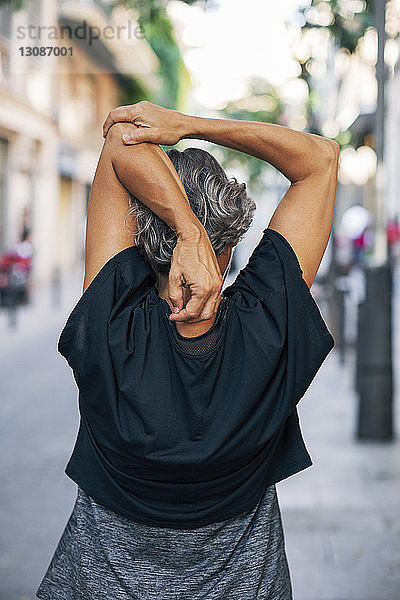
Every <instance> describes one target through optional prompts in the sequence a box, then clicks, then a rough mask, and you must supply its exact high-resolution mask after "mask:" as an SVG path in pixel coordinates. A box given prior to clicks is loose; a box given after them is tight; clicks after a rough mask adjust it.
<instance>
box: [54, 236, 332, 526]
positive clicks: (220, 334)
mask: <svg viewBox="0 0 400 600" xmlns="http://www.w3.org/2000/svg"><path fill="white" fill-rule="evenodd" d="M170 312H171V309H170V307H169V305H168V303H167V302H166V301H165V300H164V299H162V298H160V297H159V296H158V294H157V290H156V288H155V287H154V276H153V271H152V269H151V268H150V267H149V266H148V265H147V264H146V262H145V260H144V258H143V256H142V255H141V254H140V252H139V250H138V248H137V247H134V246H132V247H130V248H126V249H125V250H123V251H122V252H120V253H118V254H117V255H116V256H114V257H113V258H111V259H110V260H109V261H108V263H107V264H106V265H104V267H103V269H102V270H101V271H100V273H99V274H98V275H97V277H96V278H95V279H94V280H93V282H92V283H91V285H90V286H89V288H88V289H87V290H86V292H85V294H84V295H83V296H82V297H81V299H80V300H79V302H78V303H77V305H76V306H75V308H74V310H73V311H72V313H71V315H70V317H69V319H68V321H67V323H66V326H65V328H64V330H63V332H62V334H61V337H60V341H59V350H60V352H61V353H62V354H63V355H64V356H65V357H66V358H67V360H68V362H69V364H70V365H71V367H72V368H73V371H74V376H75V379H76V382H77V384H78V387H79V390H80V394H79V406H80V411H81V424H80V428H79V433H78V438H77V441H76V445H75V448H74V451H73V453H72V456H71V458H70V460H69V463H68V465H67V467H66V473H67V475H68V476H69V477H71V479H73V480H74V481H75V482H76V483H77V484H78V485H80V486H81V488H83V489H84V490H85V491H86V492H87V493H88V494H89V495H90V496H91V497H92V498H93V499H95V500H96V501H99V502H101V503H102V504H103V505H104V506H105V507H108V508H109V509H111V510H114V511H115V512H117V513H118V514H120V515H123V516H125V517H127V518H130V519H132V520H134V521H136V522H138V523H144V524H149V525H151V524H154V525H159V526H164V527H174V528H178V529H179V528H197V527H200V526H204V525H207V524H211V523H214V522H218V521H223V520H226V519H229V518H231V517H234V516H236V515H238V514H240V513H242V512H244V511H245V510H249V509H251V508H252V507H254V506H255V504H256V503H257V501H259V500H260V498H261V497H262V495H263V494H264V493H265V490H266V488H267V487H268V486H270V485H272V484H274V483H276V482H277V481H280V480H282V479H284V478H286V477H288V476H290V475H292V474H294V473H296V472H298V471H300V470H302V469H304V468H306V467H308V466H310V465H311V464H312V462H311V458H310V456H309V454H308V452H307V450H306V447H305V445H304V442H303V439H302V436H301V431H300V425H299V421H298V414H297V410H296V404H297V403H298V401H299V400H300V398H301V397H302V396H303V394H304V392H305V391H306V389H307V388H308V386H309V384H310V383H311V381H312V379H313V377H314V376H315V374H316V372H317V371H318V369H319V367H320V366H321V364H322V362H323V360H324V359H325V357H326V355H327V354H328V352H329V351H330V350H331V348H332V347H333V338H332V336H331V334H330V333H329V331H328V330H327V328H326V325H325V323H324V321H323V319H322V317H321V314H320V313H319V310H318V308H317V306H316V304H315V302H314V300H313V298H312V296H311V293H310V291H309V289H308V287H307V285H306V283H305V282H304V280H303V279H302V276H301V269H300V266H299V264H298V261H297V258H296V255H295V253H294V251H293V249H292V248H291V246H290V245H289V243H288V242H287V240H286V239H285V238H283V236H282V235H281V234H279V233H278V232H276V231H274V230H272V229H268V228H267V229H266V230H264V232H263V236H262V239H261V241H260V243H259V245H258V246H257V248H256V249H255V250H254V252H253V254H252V256H251V258H250V260H249V262H248V264H247V265H246V267H245V268H244V269H242V271H240V273H239V275H238V276H237V278H236V280H235V282H234V283H233V284H232V285H231V286H229V287H227V288H226V289H225V290H224V291H223V300H222V301H221V303H220V305H219V307H218V313H217V317H216V319H215V322H214V324H213V326H212V327H211V329H210V330H209V331H208V332H206V333H205V334H202V335H201V336H197V337H196V338H185V337H183V336H181V335H180V334H179V333H178V331H177V330H176V327H175V323H174V322H172V321H170V320H169V319H168V316H169V314H170Z"/></svg>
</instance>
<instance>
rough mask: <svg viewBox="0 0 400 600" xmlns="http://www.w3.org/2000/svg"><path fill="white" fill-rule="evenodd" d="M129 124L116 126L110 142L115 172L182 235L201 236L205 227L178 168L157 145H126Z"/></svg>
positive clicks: (109, 137)
mask: <svg viewBox="0 0 400 600" xmlns="http://www.w3.org/2000/svg"><path fill="white" fill-rule="evenodd" d="M127 127H129V125H126V124H116V125H114V126H113V127H112V128H111V130H110V132H109V134H108V136H107V139H108V141H109V152H110V154H111V162H112V165H113V168H114V171H115V173H116V175H117V177H118V179H119V181H120V182H121V183H122V185H123V186H124V187H125V188H126V189H127V190H128V191H129V193H130V194H131V195H132V196H134V197H135V198H137V199H138V200H140V201H141V202H143V204H144V205H145V206H147V207H148V208H149V209H150V210H152V211H153V212H154V213H155V214H156V215H157V216H159V217H160V219H162V220H163V221H165V223H167V225H169V227H170V228H171V229H172V230H173V231H174V232H175V233H176V234H177V235H178V236H181V237H183V236H185V235H199V234H201V233H203V229H204V228H203V226H202V224H201V223H200V221H199V220H198V218H197V217H196V215H195V214H194V212H193V211H192V209H191V207H190V204H189V200H188V198H187V195H186V192H185V189H184V187H183V185H182V182H181V180H180V179H179V177H178V176H177V173H176V171H175V168H174V166H173V164H172V162H171V160H170V159H169V157H168V156H167V154H166V153H165V152H164V150H163V149H162V148H161V147H160V146H158V145H157V144H151V143H147V142H144V143H141V144H137V145H135V146H125V145H124V144H123V143H122V142H121V131H123V130H126V128H127Z"/></svg>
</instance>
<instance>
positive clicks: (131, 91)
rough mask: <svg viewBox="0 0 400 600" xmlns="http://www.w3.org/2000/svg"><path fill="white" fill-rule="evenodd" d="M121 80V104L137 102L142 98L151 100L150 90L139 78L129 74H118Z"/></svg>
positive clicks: (119, 80)
mask: <svg viewBox="0 0 400 600" xmlns="http://www.w3.org/2000/svg"><path fill="white" fill-rule="evenodd" d="M117 77H118V82H119V90H120V95H119V100H118V104H119V105H120V106H122V105H124V104H135V102H140V101H141V100H151V99H150V96H149V92H148V90H147V89H146V88H145V87H144V86H143V85H142V84H141V83H140V82H139V80H138V79H135V78H134V77H130V76H128V75H118V76H117Z"/></svg>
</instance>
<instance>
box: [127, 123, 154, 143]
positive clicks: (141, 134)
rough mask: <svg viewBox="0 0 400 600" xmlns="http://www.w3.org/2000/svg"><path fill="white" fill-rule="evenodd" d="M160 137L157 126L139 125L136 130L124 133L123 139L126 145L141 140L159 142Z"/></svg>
mask: <svg viewBox="0 0 400 600" xmlns="http://www.w3.org/2000/svg"><path fill="white" fill-rule="evenodd" d="M158 137H159V133H158V129H157V128H156V127H154V128H150V127H139V128H138V129H137V130H136V131H132V132H130V133H123V134H122V141H123V142H124V144H125V145H126V146H129V145H131V144H139V143H140V142H157V140H158Z"/></svg>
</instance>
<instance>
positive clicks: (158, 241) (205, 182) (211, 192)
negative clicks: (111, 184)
mask: <svg viewBox="0 0 400 600" xmlns="http://www.w3.org/2000/svg"><path fill="white" fill-rule="evenodd" d="M167 155H168V156H169V158H170V160H171V162H172V163H173V165H174V167H175V170H176V172H177V173H178V175H179V177H180V179H181V181H182V183H183V186H184V188H185V191H186V194H187V197H188V199H189V203H190V206H191V208H192V210H193V212H194V213H195V215H196V217H197V218H198V219H199V221H200V222H201V223H202V224H203V226H204V228H205V229H206V231H207V234H208V236H209V238H210V241H211V244H212V247H213V249H214V252H215V254H216V256H217V257H218V256H219V255H220V254H222V253H223V252H224V251H225V250H226V249H227V248H229V247H233V246H235V245H236V244H237V243H238V242H239V241H240V240H241V239H242V237H243V236H244V235H245V234H246V232H247V230H248V228H249V227H250V225H251V223H252V220H253V214H254V211H255V208H256V205H255V203H254V201H253V200H252V199H251V198H250V197H249V196H248V195H247V192H246V184H245V183H238V181H237V180H236V178H235V177H232V178H231V179H228V177H227V175H226V173H225V171H224V170H223V168H222V167H221V165H220V164H219V163H218V161H217V160H216V159H215V158H214V157H213V156H212V154H210V153H209V152H207V151H205V150H202V149H200V148H186V149H185V150H183V151H182V152H181V151H179V150H177V149H176V148H171V149H170V150H168V151H167ZM128 214H133V215H134V216H135V217H136V221H137V232H136V234H135V243H136V245H137V246H138V248H139V249H140V250H141V252H142V253H143V254H144V255H145V257H146V259H147V261H148V262H149V264H150V265H151V266H152V267H153V269H154V271H155V272H156V273H159V274H167V273H168V271H169V269H170V266H171V258H172V252H173V249H174V247H175V244H176V239H177V238H176V234H175V233H174V231H172V229H171V228H170V227H169V226H168V225H167V224H166V223H165V222H164V221H163V220H162V219H160V217H158V216H157V215H156V214H155V213H154V212H153V211H152V210H150V209H149V208H147V206H145V205H144V204H143V203H142V202H140V201H139V200H137V199H136V198H134V197H132V196H131V197H130V209H129V211H128Z"/></svg>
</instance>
